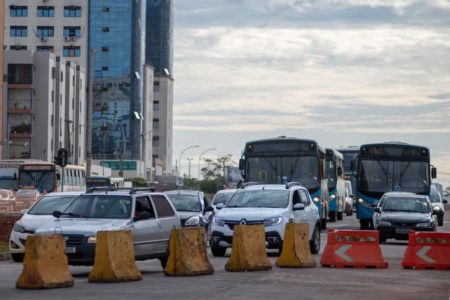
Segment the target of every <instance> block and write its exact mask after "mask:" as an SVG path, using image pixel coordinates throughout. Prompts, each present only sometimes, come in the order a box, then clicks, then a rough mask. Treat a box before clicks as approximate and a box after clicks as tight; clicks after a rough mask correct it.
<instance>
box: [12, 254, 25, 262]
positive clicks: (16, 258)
mask: <svg viewBox="0 0 450 300" xmlns="http://www.w3.org/2000/svg"><path fill="white" fill-rule="evenodd" d="M23 257H24V254H23V253H11V258H12V260H13V261H14V262H23Z"/></svg>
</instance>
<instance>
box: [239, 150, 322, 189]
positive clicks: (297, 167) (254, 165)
mask: <svg viewBox="0 0 450 300" xmlns="http://www.w3.org/2000/svg"><path fill="white" fill-rule="evenodd" d="M247 168H248V171H247V178H246V179H247V181H256V182H260V183H268V184H276V183H278V184H279V183H284V182H285V181H288V182H289V181H292V182H300V183H301V184H302V185H303V186H305V187H306V188H308V189H313V188H318V187H320V173H319V160H318V158H317V157H315V156H297V157H250V158H248V159H247Z"/></svg>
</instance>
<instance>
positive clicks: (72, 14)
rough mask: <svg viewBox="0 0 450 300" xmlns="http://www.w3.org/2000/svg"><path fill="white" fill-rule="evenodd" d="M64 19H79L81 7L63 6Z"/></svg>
mask: <svg viewBox="0 0 450 300" xmlns="http://www.w3.org/2000/svg"><path fill="white" fill-rule="evenodd" d="M64 17H69V18H79V17H81V6H64Z"/></svg>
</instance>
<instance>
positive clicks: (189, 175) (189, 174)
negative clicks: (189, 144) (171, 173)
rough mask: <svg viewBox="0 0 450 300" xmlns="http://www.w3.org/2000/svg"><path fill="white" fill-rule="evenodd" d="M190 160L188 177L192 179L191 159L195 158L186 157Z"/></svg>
mask: <svg viewBox="0 0 450 300" xmlns="http://www.w3.org/2000/svg"><path fill="white" fill-rule="evenodd" d="M186 159H187V160H188V161H189V171H188V178H189V179H191V160H193V158H189V157H188V158H186Z"/></svg>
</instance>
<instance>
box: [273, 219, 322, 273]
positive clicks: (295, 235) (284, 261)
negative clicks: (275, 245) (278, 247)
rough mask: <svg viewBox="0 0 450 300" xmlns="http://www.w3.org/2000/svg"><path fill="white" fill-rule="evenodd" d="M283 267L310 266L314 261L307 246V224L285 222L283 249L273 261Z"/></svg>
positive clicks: (314, 263)
mask: <svg viewBox="0 0 450 300" xmlns="http://www.w3.org/2000/svg"><path fill="white" fill-rule="evenodd" d="M275 264H276V265H277V266H278V267H283V268H312V267H315V266H316V261H315V260H314V258H313V257H312V255H311V249H310V246H309V225H308V224H294V223H289V224H286V230H285V231H284V242H283V250H282V251H281V255H280V257H279V258H278V259H277V261H276V263H275Z"/></svg>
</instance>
